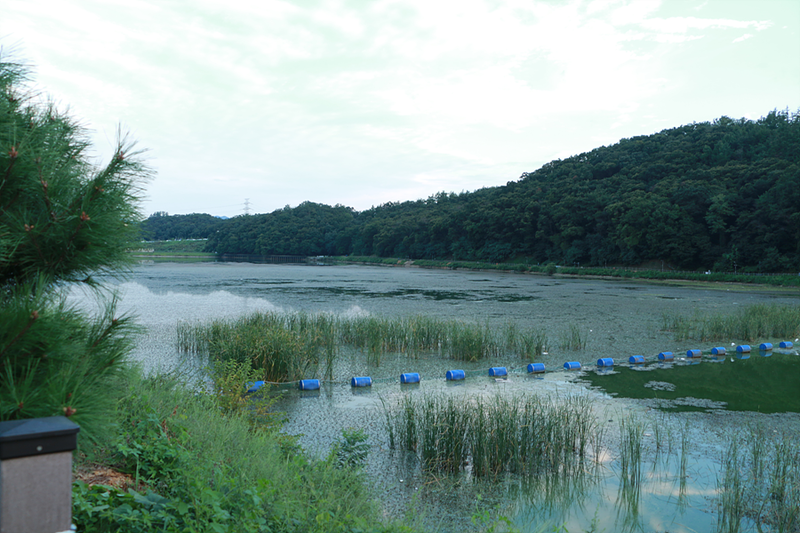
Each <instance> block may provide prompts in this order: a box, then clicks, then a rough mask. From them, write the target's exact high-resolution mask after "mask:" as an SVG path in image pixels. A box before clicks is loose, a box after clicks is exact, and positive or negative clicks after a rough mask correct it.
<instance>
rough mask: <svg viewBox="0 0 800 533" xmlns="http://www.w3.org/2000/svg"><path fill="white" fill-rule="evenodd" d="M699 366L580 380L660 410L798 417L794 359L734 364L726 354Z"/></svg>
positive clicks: (619, 370)
mask: <svg viewBox="0 0 800 533" xmlns="http://www.w3.org/2000/svg"><path fill="white" fill-rule="evenodd" d="M715 362H716V364H715V363H713V362H712V360H711V359H710V358H706V359H705V360H704V361H703V362H702V363H700V364H690V365H678V364H676V365H660V364H659V365H649V366H647V367H644V368H643V369H633V368H629V367H626V366H616V367H614V369H615V372H614V373H597V374H596V373H593V372H588V373H587V374H586V375H585V376H584V377H583V379H584V380H586V381H588V382H589V383H591V384H592V385H593V386H596V387H599V388H601V389H602V390H604V391H605V392H607V393H609V394H612V395H616V396H620V397H624V398H637V399H647V400H659V407H660V408H662V409H669V410H676V411H696V410H705V409H707V408H709V407H711V406H713V407H722V408H725V409H727V410H729V411H755V412H759V413H785V412H800V394H798V391H800V357H798V356H797V355H794V354H781V353H775V354H773V355H771V356H769V357H763V356H760V355H757V354H756V355H753V356H752V357H750V358H748V359H739V358H737V357H736V356H732V355H728V356H727V357H723V358H720V359H719V360H718V361H715Z"/></svg>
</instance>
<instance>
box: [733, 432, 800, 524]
mask: <svg viewBox="0 0 800 533" xmlns="http://www.w3.org/2000/svg"><path fill="white" fill-rule="evenodd" d="M717 490H718V491H719V501H718V506H719V511H718V512H719V520H718V522H717V524H718V527H717V531H719V532H720V533H723V532H724V533H738V532H739V531H742V530H743V526H744V524H743V521H744V520H745V519H748V520H750V521H752V522H754V523H756V524H757V526H758V530H759V531H762V530H763V528H762V526H767V527H768V528H769V531H778V532H786V533H789V532H792V531H798V530H800V444H798V442H797V441H796V440H795V439H793V438H791V437H790V436H789V435H786V434H778V435H774V434H772V435H770V434H769V433H768V432H767V430H766V429H765V428H764V427H763V426H762V425H757V424H756V425H751V426H750V427H749V428H747V429H746V430H745V431H743V432H740V434H738V435H731V436H729V438H728V441H727V445H726V449H725V452H724V455H723V459H722V469H721V471H720V474H719V475H718V477H717Z"/></svg>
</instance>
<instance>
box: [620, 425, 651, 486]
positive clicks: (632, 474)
mask: <svg viewBox="0 0 800 533" xmlns="http://www.w3.org/2000/svg"><path fill="white" fill-rule="evenodd" d="M619 429H620V447H619V448H620V449H619V453H620V458H619V462H620V478H621V481H622V483H621V486H622V488H623V490H625V489H632V490H638V489H639V487H640V486H641V483H642V441H643V439H644V429H645V426H644V423H643V422H642V421H640V420H639V419H637V418H636V417H634V416H628V417H625V418H623V419H622V420H620V428H619Z"/></svg>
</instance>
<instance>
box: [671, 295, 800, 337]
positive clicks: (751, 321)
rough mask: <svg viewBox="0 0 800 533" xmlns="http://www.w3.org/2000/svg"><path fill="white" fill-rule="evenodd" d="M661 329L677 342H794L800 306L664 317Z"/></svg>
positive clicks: (799, 323) (799, 326)
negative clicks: (771, 340)
mask: <svg viewBox="0 0 800 533" xmlns="http://www.w3.org/2000/svg"><path fill="white" fill-rule="evenodd" d="M662 329H663V330H664V331H669V332H672V333H673V334H674V335H675V339H676V340H688V339H694V340H699V341H714V340H728V339H741V340H744V341H749V342H752V341H755V340H758V339H776V338H790V337H791V338H794V337H797V335H800V305H795V306H791V305H776V304H755V305H751V306H748V307H746V308H744V309H742V310H740V311H739V312H737V313H731V314H702V313H693V314H691V315H682V314H666V313H665V314H664V315H662Z"/></svg>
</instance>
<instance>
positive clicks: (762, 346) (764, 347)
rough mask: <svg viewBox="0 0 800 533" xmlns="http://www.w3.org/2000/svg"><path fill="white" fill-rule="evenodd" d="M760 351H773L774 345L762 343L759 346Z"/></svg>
mask: <svg viewBox="0 0 800 533" xmlns="http://www.w3.org/2000/svg"><path fill="white" fill-rule="evenodd" d="M758 349H759V350H764V351H765V352H766V351H768V350H771V349H772V343H771V342H762V343H761V344H759V345H758Z"/></svg>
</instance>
